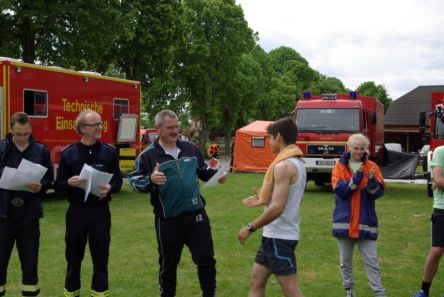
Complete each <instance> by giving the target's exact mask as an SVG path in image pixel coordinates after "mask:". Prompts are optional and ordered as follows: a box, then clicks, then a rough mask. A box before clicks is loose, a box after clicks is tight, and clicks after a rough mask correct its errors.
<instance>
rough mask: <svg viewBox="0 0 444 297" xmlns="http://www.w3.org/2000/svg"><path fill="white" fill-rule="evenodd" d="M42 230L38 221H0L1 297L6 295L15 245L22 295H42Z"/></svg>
mask: <svg viewBox="0 0 444 297" xmlns="http://www.w3.org/2000/svg"><path fill="white" fill-rule="evenodd" d="M39 239H40V229H39V220H38V219H20V220H11V219H0V296H4V295H5V293H6V278H7V270H8V263H9V259H10V257H11V253H12V249H13V247H14V244H16V245H17V251H18V255H19V259H20V265H21V269H22V295H23V296H37V295H38V294H39V293H40V286H39V279H38V274H37V266H38V253H39V244H40V242H39Z"/></svg>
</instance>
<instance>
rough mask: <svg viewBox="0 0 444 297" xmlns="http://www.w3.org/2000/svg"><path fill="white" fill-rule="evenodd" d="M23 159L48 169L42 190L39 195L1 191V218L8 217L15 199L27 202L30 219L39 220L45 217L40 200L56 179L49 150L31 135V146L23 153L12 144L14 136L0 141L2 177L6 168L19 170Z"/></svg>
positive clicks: (42, 181)
mask: <svg viewBox="0 0 444 297" xmlns="http://www.w3.org/2000/svg"><path fill="white" fill-rule="evenodd" d="M22 159H26V160H28V161H31V162H33V163H36V164H40V165H42V166H44V167H45V168H47V169H48V170H47V171H46V173H45V175H44V176H43V178H42V180H41V181H40V184H41V185H42V188H41V189H40V192H39V193H31V192H28V191H10V190H4V189H0V218H7V217H8V212H9V208H10V202H11V199H12V198H15V197H19V198H22V199H24V200H25V205H26V206H25V207H27V212H26V214H27V218H28V219H39V218H41V217H43V208H42V204H41V202H40V198H41V195H43V194H44V193H46V191H47V190H48V189H49V188H50V187H51V184H52V181H53V178H54V177H53V176H54V175H53V171H52V164H51V158H50V155H49V150H48V148H47V147H46V145H44V144H42V143H39V142H37V141H36V140H35V138H34V137H33V136H32V135H31V136H30V137H29V146H28V147H27V148H26V149H25V150H24V151H23V152H21V151H19V150H18V149H17V148H16V146H15V145H14V143H13V142H12V135H11V134H8V135H6V137H5V139H3V140H1V141H0V175H1V174H2V173H3V170H4V169H5V166H8V167H11V168H17V167H18V166H19V164H20V162H21V161H22Z"/></svg>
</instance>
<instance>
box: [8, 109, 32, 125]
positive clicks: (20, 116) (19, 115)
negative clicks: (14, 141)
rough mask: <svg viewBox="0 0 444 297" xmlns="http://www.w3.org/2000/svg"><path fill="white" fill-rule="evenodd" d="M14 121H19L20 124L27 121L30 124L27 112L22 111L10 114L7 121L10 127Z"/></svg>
mask: <svg viewBox="0 0 444 297" xmlns="http://www.w3.org/2000/svg"><path fill="white" fill-rule="evenodd" d="M15 123H19V124H20V125H25V124H27V123H29V124H30V125H31V120H30V119H29V116H28V114H26V113H24V112H16V113H14V114H13V115H12V116H11V120H10V121H9V125H10V126H11V128H12V126H14V124H15Z"/></svg>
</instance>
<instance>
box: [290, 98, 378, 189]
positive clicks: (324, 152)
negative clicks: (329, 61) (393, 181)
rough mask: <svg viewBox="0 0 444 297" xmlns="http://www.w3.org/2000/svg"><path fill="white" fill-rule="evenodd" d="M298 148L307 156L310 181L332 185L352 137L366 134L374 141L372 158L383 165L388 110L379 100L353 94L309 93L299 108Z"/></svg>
mask: <svg viewBox="0 0 444 297" xmlns="http://www.w3.org/2000/svg"><path fill="white" fill-rule="evenodd" d="M295 117H296V122H297V125H298V130H299V133H298V139H297V144H298V146H299V147H300V148H301V150H302V152H303V153H304V156H303V160H304V163H305V167H306V170H307V179H308V180H313V181H314V182H315V184H316V185H323V184H324V183H329V182H330V179H331V171H332V169H333V166H334V164H335V162H336V161H337V160H338V159H339V158H340V156H341V155H342V154H343V153H344V151H345V149H346V144H347V140H348V137H349V136H350V135H351V134H353V133H358V132H360V133H362V134H364V135H366V136H367V137H368V138H369V140H370V147H369V157H370V158H371V159H373V160H375V161H376V162H377V163H380V161H381V159H382V154H383V144H384V106H383V104H382V103H381V102H379V101H378V100H377V99H376V98H374V97H370V96H359V95H358V94H357V93H356V92H350V94H325V95H322V96H312V95H311V94H310V93H309V92H305V93H304V95H303V98H301V99H300V100H299V101H298V102H297V105H296V109H295Z"/></svg>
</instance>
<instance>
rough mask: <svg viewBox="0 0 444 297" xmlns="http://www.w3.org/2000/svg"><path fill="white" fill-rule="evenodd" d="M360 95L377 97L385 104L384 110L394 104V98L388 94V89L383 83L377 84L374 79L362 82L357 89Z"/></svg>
mask: <svg viewBox="0 0 444 297" xmlns="http://www.w3.org/2000/svg"><path fill="white" fill-rule="evenodd" d="M356 91H358V93H359V94H360V95H364V96H373V97H376V98H377V99H378V100H379V101H380V102H381V103H382V104H384V111H387V109H388V108H389V107H390V105H391V104H392V99H391V98H390V97H389V96H388V94H387V90H386V89H385V86H383V85H376V84H375V83H374V82H373V81H367V82H364V83H362V84H361V85H360V86H359V87H358V88H357V89H356Z"/></svg>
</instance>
